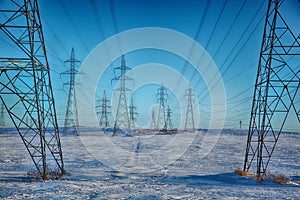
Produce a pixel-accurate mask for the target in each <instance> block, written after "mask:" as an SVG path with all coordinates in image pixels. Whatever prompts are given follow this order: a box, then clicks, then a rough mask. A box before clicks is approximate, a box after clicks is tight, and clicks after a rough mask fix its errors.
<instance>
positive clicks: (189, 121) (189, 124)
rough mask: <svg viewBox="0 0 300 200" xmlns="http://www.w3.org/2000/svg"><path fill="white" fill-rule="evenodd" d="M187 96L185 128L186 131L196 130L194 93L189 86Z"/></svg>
mask: <svg viewBox="0 0 300 200" xmlns="http://www.w3.org/2000/svg"><path fill="white" fill-rule="evenodd" d="M185 98H186V101H187V108H186V115H185V125H184V130H186V131H191V132H194V131H195V121H194V111H193V101H194V98H195V96H194V94H193V90H192V88H188V89H187V90H186V91H185Z"/></svg>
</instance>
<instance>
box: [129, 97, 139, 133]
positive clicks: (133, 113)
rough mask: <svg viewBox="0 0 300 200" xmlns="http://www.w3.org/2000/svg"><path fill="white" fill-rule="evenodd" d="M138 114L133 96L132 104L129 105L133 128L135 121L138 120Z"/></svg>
mask: <svg viewBox="0 0 300 200" xmlns="http://www.w3.org/2000/svg"><path fill="white" fill-rule="evenodd" d="M137 115H138V112H137V108H136V106H134V104H133V98H131V99H130V106H129V119H130V127H131V128H132V129H134V128H135V122H136V120H137V117H136V116H137Z"/></svg>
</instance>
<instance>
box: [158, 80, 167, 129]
mask: <svg viewBox="0 0 300 200" xmlns="http://www.w3.org/2000/svg"><path fill="white" fill-rule="evenodd" d="M167 98H168V94H167V89H166V88H165V87H164V86H163V85H161V86H160V87H159V89H157V94H156V99H157V102H158V104H159V107H158V115H157V121H156V123H157V124H156V129H158V130H159V129H167V122H166V104H167Z"/></svg>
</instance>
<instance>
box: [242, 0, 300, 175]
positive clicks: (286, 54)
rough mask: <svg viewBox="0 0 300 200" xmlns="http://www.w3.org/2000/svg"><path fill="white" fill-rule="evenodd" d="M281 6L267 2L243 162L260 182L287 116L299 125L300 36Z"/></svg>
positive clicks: (247, 169)
mask: <svg viewBox="0 0 300 200" xmlns="http://www.w3.org/2000/svg"><path fill="white" fill-rule="evenodd" d="M281 3H282V0H269V3H268V10H267V16H266V21H265V27H264V35H263V41H262V45H261V51H260V59H259V64H258V72H257V77H256V83H255V89H254V97H253V103H252V111H251V118H250V125H249V132H248V140H247V146H246V154H245V161H244V171H251V170H253V171H254V173H256V176H257V177H258V178H259V180H263V179H264V177H265V174H266V170H267V167H268V164H269V161H270V159H271V156H272V154H273V151H274V149H275V146H276V143H277V142H278V138H279V136H280V133H281V132H282V130H283V129H284V126H285V124H286V121H287V119H288V115H289V114H293V112H295V114H296V116H295V123H297V122H299V123H298V124H297V125H300V116H299V107H297V105H296V101H295V99H297V98H299V85H300V71H299V63H300V53H299V49H300V37H299V35H298V36H295V35H294V34H293V32H292V31H291V30H290V28H289V27H288V25H287V23H286V22H285V20H284V19H283V17H282V15H281V14H280V12H279V7H280V5H281ZM298 106H299V104H298ZM296 121H297V122H296ZM295 125H296V124H295ZM298 130H299V129H298Z"/></svg>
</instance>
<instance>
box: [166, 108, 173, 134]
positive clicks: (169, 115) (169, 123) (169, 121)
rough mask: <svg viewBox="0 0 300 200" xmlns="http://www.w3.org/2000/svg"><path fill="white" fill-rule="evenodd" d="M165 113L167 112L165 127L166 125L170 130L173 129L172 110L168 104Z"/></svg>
mask: <svg viewBox="0 0 300 200" xmlns="http://www.w3.org/2000/svg"><path fill="white" fill-rule="evenodd" d="M166 113H167V119H166V127H167V129H169V130H171V129H173V123H172V110H171V108H170V107H169V106H168V108H167V109H166Z"/></svg>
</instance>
